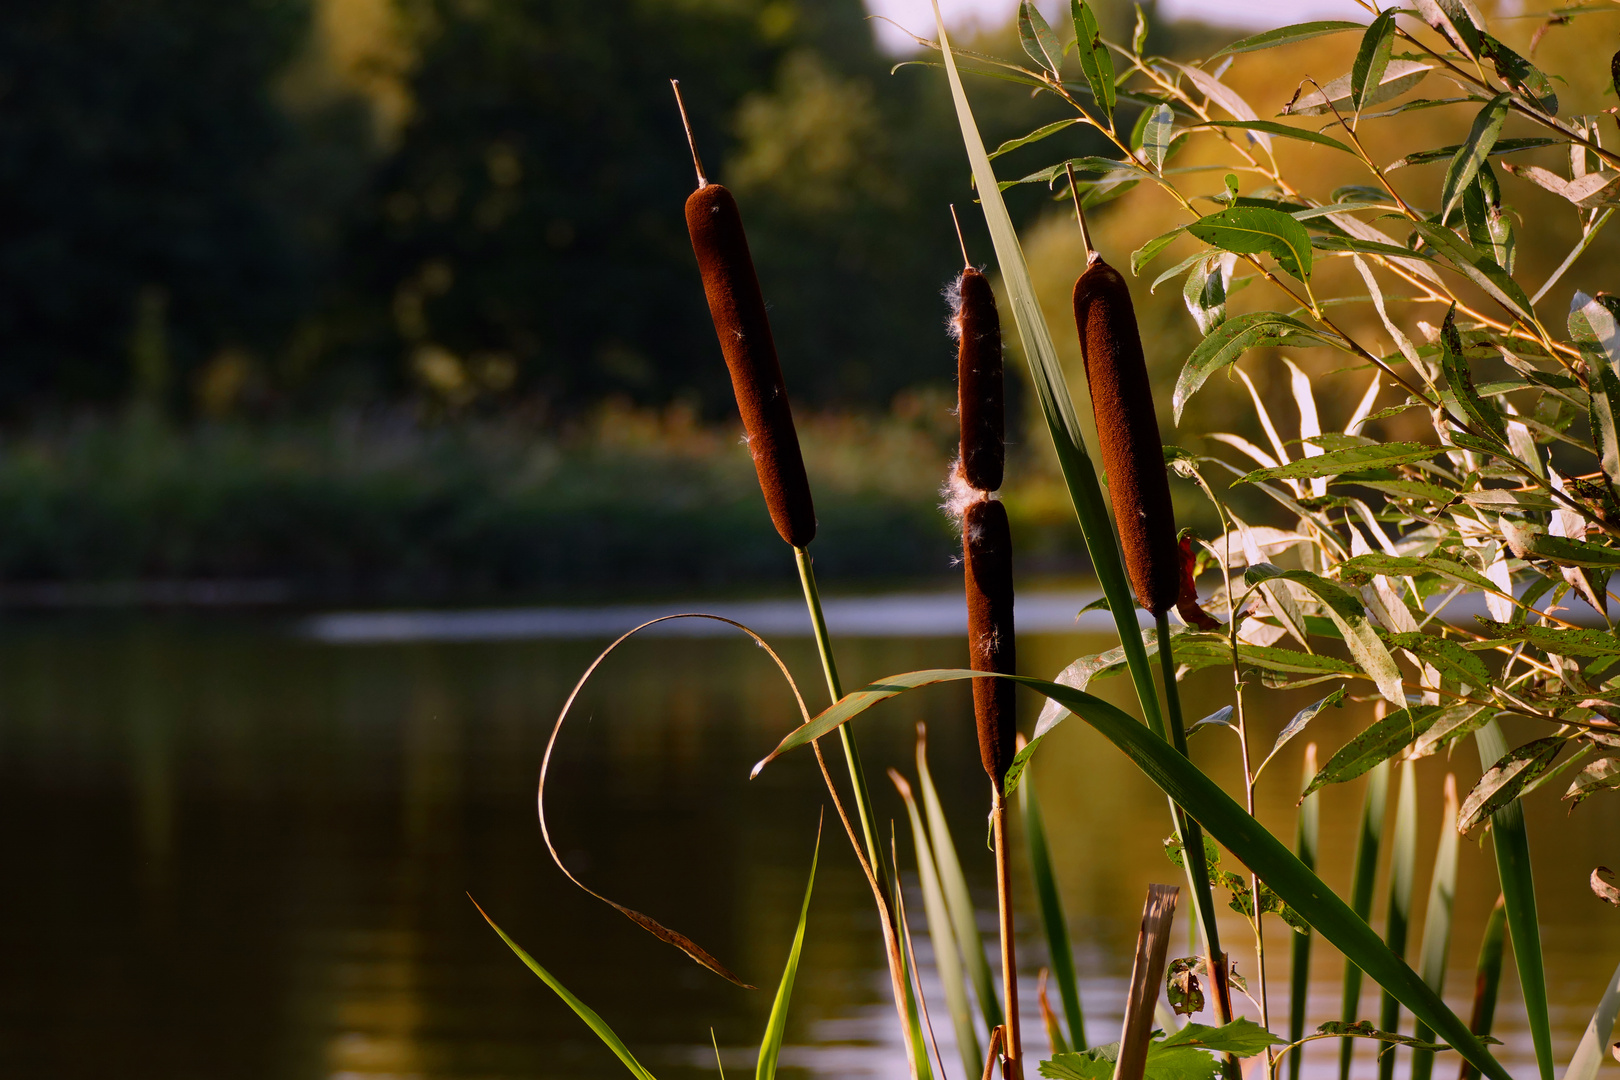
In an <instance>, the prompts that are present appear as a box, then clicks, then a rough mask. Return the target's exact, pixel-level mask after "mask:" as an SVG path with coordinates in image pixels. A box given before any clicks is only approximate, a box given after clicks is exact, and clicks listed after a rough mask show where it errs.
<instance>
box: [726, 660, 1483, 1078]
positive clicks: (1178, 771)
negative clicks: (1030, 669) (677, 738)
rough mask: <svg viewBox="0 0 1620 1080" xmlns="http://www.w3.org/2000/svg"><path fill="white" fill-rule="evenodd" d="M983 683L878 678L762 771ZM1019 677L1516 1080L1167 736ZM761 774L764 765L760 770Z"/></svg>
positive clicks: (1476, 1056)
mask: <svg viewBox="0 0 1620 1080" xmlns="http://www.w3.org/2000/svg"><path fill="white" fill-rule="evenodd" d="M982 677H984V673H983V672H977V671H972V670H961V669H956V670H932V671H913V672H908V673H906V674H903V675H893V676H888V677H885V678H882V679H879V680H877V681H876V682H873V683H871V684H869V685H867V686H865V687H862V688H861V689H859V690H856V691H854V692H853V693H850V694H846V695H845V696H844V697H843V698H842V699H841V700H840V701H839V702H838V703H837V704H836V705H833V706H832V707H830V708H828V709H827V710H825V711H824V712H822V713H821V714H820V715H818V716H816V717H814V718H812V719H811V720H810V721H809V722H808V723H805V724H802V725H800V726H799V727H798V728H796V729H795V730H794V731H793V732H791V733H790V734H789V735H788V736H787V737H786V738H785V739H783V740H782V742H781V743H780V744H779V745H778V746H777V748H776V749H775V750H774V751H772V753H771V755H770V757H768V758H767V759H766V761H765V762H761V766H763V765H764V764H766V763H767V762H769V761H770V760H773V759H774V758H776V757H778V756H780V755H781V754H783V753H786V752H787V751H789V750H792V749H794V748H797V747H802V746H804V745H806V744H807V743H809V742H810V741H811V740H813V739H818V738H820V737H821V736H823V735H827V734H830V733H831V732H833V731H834V730H836V729H837V728H838V727H839V726H840V725H842V724H843V723H845V722H847V721H848V720H850V719H852V718H854V717H855V716H857V715H859V714H860V713H862V712H864V711H866V710H867V709H869V708H871V707H872V706H873V705H876V704H878V703H879V702H881V701H885V700H888V699H889V698H892V697H894V696H896V695H898V694H902V693H905V692H907V691H909V690H912V689H915V688H916V687H919V686H925V685H930V684H934V683H942V682H955V681H961V680H967V679H973V678H982ZM998 677H1002V678H1008V679H1011V680H1012V681H1013V682H1017V683H1020V684H1021V685H1024V686H1027V687H1029V688H1030V689H1032V690H1034V691H1036V692H1037V693H1040V694H1042V695H1043V696H1046V697H1049V698H1052V699H1054V700H1056V701H1057V702H1058V704H1060V705H1061V706H1063V708H1065V709H1067V710H1069V711H1070V712H1072V713H1074V714H1075V715H1076V716H1079V717H1081V718H1082V719H1083V720H1084V721H1085V722H1086V723H1087V724H1088V725H1090V726H1091V727H1092V728H1093V729H1094V730H1096V731H1097V732H1098V733H1099V734H1100V735H1102V736H1103V737H1104V738H1106V739H1107V740H1108V741H1109V742H1111V743H1113V744H1114V746H1116V747H1117V748H1118V749H1119V750H1120V751H1122V752H1123V753H1124V754H1125V755H1126V756H1127V757H1128V758H1129V759H1130V760H1131V761H1132V763H1133V764H1135V765H1136V766H1137V768H1139V769H1141V770H1142V772H1143V774H1144V775H1145V776H1146V777H1147V778H1148V779H1149V780H1151V781H1152V782H1153V783H1154V784H1155V785H1157V786H1158V787H1159V788H1160V789H1161V790H1162V791H1164V792H1165V794H1166V795H1167V796H1168V797H1169V798H1171V799H1173V800H1174V801H1175V802H1176V803H1177V804H1178V805H1180V806H1182V807H1184V808H1186V810H1187V812H1188V813H1189V814H1190V815H1191V816H1193V817H1194V818H1195V819H1196V820H1198V821H1199V823H1200V824H1202V825H1203V826H1204V828H1205V829H1207V830H1208V832H1209V835H1211V836H1212V837H1214V838H1215V840H1216V841H1218V842H1219V843H1220V844H1221V846H1222V847H1224V848H1225V849H1226V850H1227V851H1229V852H1231V853H1232V855H1233V856H1234V857H1235V858H1237V859H1239V860H1240V861H1242V862H1243V864H1244V865H1245V866H1247V867H1248V868H1249V869H1250V870H1251V871H1252V872H1254V874H1255V875H1256V876H1258V877H1259V878H1260V879H1261V880H1262V881H1264V882H1265V883H1266V884H1267V885H1269V886H1270V887H1271V888H1272V889H1274V890H1275V891H1276V892H1277V894H1278V895H1279V896H1281V897H1282V898H1283V900H1284V901H1285V902H1286V903H1287V904H1288V905H1289V906H1290V907H1292V908H1294V910H1295V911H1297V912H1298V913H1299V915H1300V916H1301V917H1302V918H1304V919H1305V920H1306V921H1307V922H1308V923H1310V925H1311V926H1313V927H1315V928H1316V931H1317V932H1318V933H1320V934H1321V935H1322V937H1323V938H1324V939H1325V940H1326V941H1327V942H1328V943H1329V944H1330V945H1332V946H1333V947H1334V948H1336V949H1338V950H1339V951H1340V952H1342V953H1344V954H1345V955H1346V956H1347V957H1349V958H1350V959H1351V961H1352V962H1353V963H1355V964H1357V965H1359V966H1360V967H1361V968H1362V969H1364V970H1365V971H1366V972H1367V974H1368V975H1370V976H1371V977H1372V978H1373V979H1375V980H1376V981H1377V982H1378V983H1379V984H1380V985H1382V986H1386V987H1388V988H1389V989H1390V990H1391V991H1392V992H1393V993H1394V994H1395V995H1396V997H1397V998H1398V999H1399V1000H1400V1002H1401V1004H1402V1005H1404V1006H1406V1008H1407V1009H1408V1010H1410V1011H1411V1012H1412V1013H1413V1015H1415V1016H1417V1017H1418V1018H1420V1019H1422V1020H1423V1021H1424V1022H1425V1023H1427V1024H1428V1025H1429V1026H1430V1027H1431V1028H1433V1029H1434V1030H1435V1031H1436V1032H1437V1034H1438V1035H1439V1037H1440V1038H1442V1039H1444V1040H1445V1041H1446V1042H1447V1043H1449V1044H1450V1045H1452V1046H1454V1047H1456V1048H1457V1050H1458V1051H1459V1052H1460V1053H1462V1055H1463V1056H1464V1057H1466V1058H1467V1059H1468V1060H1470V1061H1472V1062H1474V1063H1475V1064H1476V1065H1477V1066H1478V1067H1479V1068H1480V1069H1481V1071H1483V1072H1484V1073H1485V1074H1486V1075H1488V1076H1490V1077H1492V1078H1493V1080H1512V1077H1511V1076H1510V1075H1509V1074H1508V1072H1507V1071H1506V1070H1505V1069H1503V1068H1502V1066H1501V1065H1500V1064H1499V1063H1498V1062H1497V1061H1496V1059H1495V1058H1494V1057H1492V1056H1491V1054H1490V1053H1489V1052H1488V1051H1487V1050H1486V1049H1485V1047H1484V1046H1483V1045H1482V1044H1481V1043H1480V1042H1479V1041H1478V1040H1477V1039H1475V1038H1474V1036H1473V1035H1472V1033H1470V1032H1469V1030H1468V1027H1467V1025H1466V1024H1464V1023H1463V1022H1462V1020H1460V1019H1458V1017H1457V1016H1456V1014H1455V1013H1453V1012H1452V1011H1451V1010H1450V1009H1449V1008H1447V1007H1446V1005H1445V1003H1444V1002H1443V1001H1441V999H1440V997H1439V996H1438V995H1437V994H1435V992H1434V991H1433V990H1432V989H1430V988H1429V987H1428V986H1427V985H1425V984H1424V982H1423V980H1422V979H1421V978H1419V977H1418V975H1417V973H1416V972H1415V971H1413V970H1412V969H1411V968H1410V967H1408V966H1407V965H1406V963H1405V962H1404V961H1403V960H1401V959H1400V958H1399V957H1397V956H1395V955H1394V954H1393V953H1391V952H1390V951H1389V949H1388V948H1387V947H1386V946H1385V945H1384V943H1383V942H1382V941H1381V940H1379V937H1378V935H1377V934H1376V933H1374V932H1373V930H1372V928H1371V927H1369V926H1368V925H1367V923H1366V922H1365V920H1363V919H1362V918H1360V917H1358V916H1357V915H1356V914H1355V913H1354V912H1353V911H1351V910H1350V908H1349V906H1348V905H1346V904H1345V903H1344V901H1343V900H1340V899H1339V897H1338V896H1337V894H1335V893H1334V891H1333V890H1332V889H1329V888H1327V887H1326V886H1325V885H1323V883H1322V881H1321V879H1320V878H1318V877H1317V876H1316V875H1315V874H1314V873H1312V872H1311V871H1310V870H1308V869H1306V868H1305V866H1304V865H1303V864H1301V863H1300V861H1299V859H1298V858H1297V857H1296V856H1295V855H1294V854H1293V853H1292V852H1291V851H1289V850H1288V849H1287V848H1286V847H1284V846H1283V845H1282V844H1281V843H1280V842H1279V841H1278V840H1277V838H1276V837H1274V836H1273V835H1272V834H1271V833H1270V832H1268V831H1267V830H1266V829H1265V828H1264V827H1263V826H1262V825H1261V824H1260V823H1259V822H1258V821H1257V820H1255V818H1253V817H1252V816H1250V815H1249V813H1248V812H1247V811H1246V810H1244V809H1243V807H1242V806H1240V805H1239V804H1238V803H1236V802H1235V801H1233V799H1232V797H1231V796H1230V795H1228V794H1227V793H1226V792H1225V791H1223V790H1222V789H1221V787H1220V786H1219V785H1218V784H1216V783H1215V782H1214V781H1212V780H1210V779H1209V777H1207V776H1205V775H1204V774H1203V773H1202V772H1201V771H1200V770H1199V769H1198V767H1197V766H1196V765H1194V764H1193V763H1192V762H1190V761H1188V760H1187V758H1185V757H1183V756H1182V755H1181V754H1179V753H1177V752H1176V750H1175V749H1174V748H1173V747H1171V746H1170V745H1169V744H1168V743H1167V742H1165V740H1164V739H1162V738H1160V737H1159V736H1157V735H1155V734H1154V733H1152V732H1150V731H1149V730H1147V729H1146V728H1145V727H1143V725H1142V724H1141V723H1140V722H1139V721H1137V720H1135V719H1134V718H1132V717H1131V716H1130V715H1129V714H1127V713H1125V712H1123V711H1122V710H1120V709H1119V708H1118V707H1117V706H1115V705H1112V704H1110V703H1108V702H1106V701H1104V700H1102V699H1101V698H1098V697H1094V696H1093V695H1090V694H1087V693H1084V692H1083V691H1078V690H1074V689H1072V688H1070V687H1066V686H1061V685H1059V684H1057V683H1053V682H1048V681H1046V680H1044V679H1035V678H1030V677H1028V676H998ZM756 771H757V767H756Z"/></svg>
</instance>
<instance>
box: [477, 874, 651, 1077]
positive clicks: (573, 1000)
mask: <svg viewBox="0 0 1620 1080" xmlns="http://www.w3.org/2000/svg"><path fill="white" fill-rule="evenodd" d="M467 899H469V900H472V897H470V896H469V897H467ZM472 905H473V907H475V908H478V914H480V915H482V916H483V917H484V921H485V922H487V923H489V925H490V929H492V930H494V931H495V932H496V933H497V934H499V935H500V936H501V940H502V941H504V942H506V947H507V948H509V949H511V950H512V951H513V952H514V953H516V954H517V958H518V959H519V960H521V961H523V963H524V965H525V966H526V967H527V968H528V969H529V970H530V971H532V972H534V973H535V974H536V975H538V976H540V981H541V982H543V983H545V984H546V985H547V986H549V987H551V990H552V992H553V993H554V994H556V995H557V996H558V997H560V998H562V999H563V1003H564V1004H565V1005H567V1006H568V1007H569V1008H570V1009H573V1010H574V1013H575V1015H577V1016H578V1017H579V1018H580V1019H581V1020H583V1021H585V1026H586V1027H588V1028H590V1029H591V1030H592V1031H594V1032H596V1037H597V1038H598V1039H601V1040H602V1042H603V1044H604V1045H605V1046H606V1047H607V1048H608V1049H609V1050H611V1051H613V1054H614V1056H615V1057H617V1058H618V1059H619V1060H620V1061H622V1062H624V1067H625V1068H627V1069H629V1070H630V1075H631V1076H634V1077H635V1078H636V1080H653V1074H652V1073H650V1072H648V1071H647V1070H646V1068H644V1067H643V1066H642V1064H641V1062H639V1061H637V1060H636V1056H635V1055H634V1054H632V1053H631V1052H630V1048H629V1047H628V1046H626V1045H624V1040H623V1039H621V1038H619V1037H618V1036H617V1035H615V1034H614V1033H613V1029H612V1028H610V1027H608V1026H607V1022H606V1021H605V1020H603V1019H602V1018H601V1017H600V1016H597V1015H596V1010H594V1009H592V1008H591V1007H590V1006H589V1005H587V1004H585V1003H584V1002H583V1001H581V1000H579V998H577V997H575V996H574V995H573V994H571V993H569V991H568V988H567V987H566V986H564V985H563V984H562V983H560V982H558V981H557V979H556V977H555V976H554V975H552V974H551V972H549V971H547V970H546V969H545V968H543V967H541V966H540V965H539V964H538V963H537V962H535V959H534V957H532V956H530V955H529V954H528V953H526V952H524V951H523V947H522V946H520V945H519V944H518V943H517V942H515V941H513V940H512V939H511V938H509V937H507V936H506V931H505V930H502V929H501V928H500V927H499V926H497V925H495V920H494V919H492V918H490V917H489V913H488V912H486V911H485V910H484V909H483V908H481V907H478V901H476V900H473V901H472Z"/></svg>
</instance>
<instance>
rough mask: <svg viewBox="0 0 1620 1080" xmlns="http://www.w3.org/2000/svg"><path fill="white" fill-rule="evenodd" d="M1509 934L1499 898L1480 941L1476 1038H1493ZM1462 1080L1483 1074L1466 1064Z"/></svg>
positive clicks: (1473, 1018) (1472, 1022)
mask: <svg viewBox="0 0 1620 1080" xmlns="http://www.w3.org/2000/svg"><path fill="white" fill-rule="evenodd" d="M1506 931H1507V908H1506V906H1505V905H1504V904H1503V903H1502V898H1501V897H1500V896H1498V897H1497V898H1496V906H1495V907H1493V908H1491V914H1490V916H1489V917H1488V918H1487V919H1486V920H1485V933H1484V934H1482V935H1481V936H1480V939H1479V959H1478V960H1477V961H1475V963H1474V1008H1473V1011H1472V1012H1471V1013H1470V1014H1469V1018H1468V1028H1469V1030H1470V1031H1472V1032H1473V1033H1474V1034H1475V1035H1489V1034H1490V1033H1491V1025H1492V1024H1493V1023H1494V1022H1495V1020H1496V994H1497V991H1498V990H1499V989H1500V988H1501V985H1502V939H1503V937H1504V936H1505V934H1506ZM1458 1080H1479V1070H1478V1069H1477V1068H1475V1067H1474V1063H1473V1062H1471V1061H1464V1062H1463V1063H1462V1068H1461V1070H1460V1071H1459V1072H1458Z"/></svg>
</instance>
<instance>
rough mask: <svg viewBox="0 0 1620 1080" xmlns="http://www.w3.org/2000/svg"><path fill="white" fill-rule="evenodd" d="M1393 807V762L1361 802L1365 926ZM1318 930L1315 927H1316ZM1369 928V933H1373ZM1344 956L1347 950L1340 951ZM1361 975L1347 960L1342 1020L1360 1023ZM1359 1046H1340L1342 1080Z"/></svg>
mask: <svg viewBox="0 0 1620 1080" xmlns="http://www.w3.org/2000/svg"><path fill="white" fill-rule="evenodd" d="M1388 804H1389V762H1387V761H1380V762H1379V763H1378V764H1377V765H1375V766H1373V768H1372V770H1371V771H1370V772H1368V773H1367V791H1366V794H1365V795H1364V796H1363V797H1362V801H1361V831H1360V832H1359V833H1358V834H1357V836H1356V860H1355V863H1354V868H1353V869H1352V870H1351V871H1350V910H1351V911H1353V912H1355V915H1356V918H1358V919H1360V920H1361V922H1362V925H1366V922H1367V917H1368V916H1369V915H1371V914H1372V901H1373V884H1374V882H1375V881H1377V879H1378V848H1379V846H1380V845H1381V844H1382V842H1383V837H1384V810H1385V808H1386V807H1387V806H1388ZM1312 925H1313V926H1314V925H1315V924H1314V923H1312ZM1371 932H1372V931H1371V929H1370V928H1369V930H1368V933H1371ZM1339 951H1340V952H1343V951H1344V950H1342V949H1341V950H1339ZM1361 973H1362V969H1361V967H1360V966H1359V965H1357V963H1356V961H1355V959H1354V957H1352V956H1351V955H1350V954H1349V953H1345V957H1344V998H1343V1003H1342V1005H1341V1006H1340V1009H1339V1019H1340V1020H1343V1021H1344V1022H1345V1023H1347V1024H1353V1023H1355V1022H1356V1019H1357V1017H1356V1013H1357V1012H1358V1011H1359V1010H1360V1008H1361ZM1354 1053H1355V1045H1354V1044H1353V1043H1352V1042H1351V1041H1350V1040H1349V1039H1345V1040H1344V1041H1343V1042H1341V1043H1340V1044H1339V1080H1349V1078H1350V1058H1351V1057H1352V1056H1353V1055H1354Z"/></svg>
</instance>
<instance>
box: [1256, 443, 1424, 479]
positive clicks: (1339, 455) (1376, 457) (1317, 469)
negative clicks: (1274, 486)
mask: <svg viewBox="0 0 1620 1080" xmlns="http://www.w3.org/2000/svg"><path fill="white" fill-rule="evenodd" d="M1443 449H1444V448H1443V447H1439V446H1429V445H1428V444H1427V443H1414V442H1390V443H1378V444H1375V445H1373V446H1350V447H1346V448H1345V449H1343V450H1329V451H1328V452H1327V453H1325V454H1318V455H1317V456H1315V457H1308V458H1300V459H1299V460H1298V461H1290V462H1289V463H1288V464H1286V465H1278V466H1275V467H1273V468H1270V469H1256V470H1255V471H1254V472H1251V473H1249V474H1247V475H1246V476H1243V477H1242V478H1241V479H1239V480H1236V481H1234V483H1238V484H1256V483H1260V482H1262V481H1265V480H1308V479H1311V478H1314V477H1318V476H1340V475H1343V474H1344V473H1355V472H1359V471H1362V470H1366V469H1380V468H1391V467H1393V466H1395V465H1409V464H1411V463H1413V462H1417V461H1427V460H1429V459H1430V458H1432V457H1434V456H1435V455H1436V454H1438V453H1440V452H1441V451H1442V450H1443Z"/></svg>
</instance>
